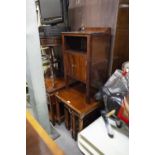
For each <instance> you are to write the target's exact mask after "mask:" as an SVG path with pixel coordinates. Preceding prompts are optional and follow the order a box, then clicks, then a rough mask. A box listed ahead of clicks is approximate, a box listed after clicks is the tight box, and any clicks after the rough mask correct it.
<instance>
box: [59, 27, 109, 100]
mask: <svg viewBox="0 0 155 155" xmlns="http://www.w3.org/2000/svg"><path fill="white" fill-rule="evenodd" d="M110 32H111V30H110V28H99V27H96V28H91V27H88V28H85V30H84V31H76V32H63V33H62V48H63V57H64V71H65V72H64V73H65V81H66V84H67V85H68V83H69V80H70V79H75V80H77V81H81V82H83V83H85V84H86V98H87V100H88V101H89V99H90V87H91V86H93V87H96V88H99V87H101V86H102V85H103V84H104V82H105V81H106V80H107V77H108V67H109V61H110V41H111V40H110V39H111V35H110V34H111V33H110ZM101 75H102V76H101ZM97 84H98V85H97Z"/></svg>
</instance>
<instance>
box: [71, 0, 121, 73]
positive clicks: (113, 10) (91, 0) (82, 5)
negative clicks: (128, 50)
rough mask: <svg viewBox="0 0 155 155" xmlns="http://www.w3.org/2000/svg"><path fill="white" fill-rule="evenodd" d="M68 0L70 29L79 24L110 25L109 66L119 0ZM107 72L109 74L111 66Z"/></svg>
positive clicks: (76, 28)
mask: <svg viewBox="0 0 155 155" xmlns="http://www.w3.org/2000/svg"><path fill="white" fill-rule="evenodd" d="M69 2H70V5H69V22H70V26H71V30H73V31H75V30H78V29H79V28H80V27H81V26H85V27H87V26H88V27H106V26H107V27H111V30H112V45H111V60H110V66H111V65H112V48H113V45H114V38H115V31H116V23H117V13H118V5H119V0H69ZM109 74H111V67H110V69H109Z"/></svg>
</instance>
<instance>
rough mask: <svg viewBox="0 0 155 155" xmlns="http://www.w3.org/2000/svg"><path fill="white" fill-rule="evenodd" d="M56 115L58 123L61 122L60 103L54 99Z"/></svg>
mask: <svg viewBox="0 0 155 155" xmlns="http://www.w3.org/2000/svg"><path fill="white" fill-rule="evenodd" d="M56 117H57V122H58V124H59V125H60V124H61V114H60V103H59V102H58V100H57V99H56Z"/></svg>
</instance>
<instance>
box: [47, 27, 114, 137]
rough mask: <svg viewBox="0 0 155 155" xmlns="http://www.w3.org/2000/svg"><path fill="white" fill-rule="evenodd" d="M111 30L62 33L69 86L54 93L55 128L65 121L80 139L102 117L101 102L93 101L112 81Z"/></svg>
mask: <svg viewBox="0 0 155 155" xmlns="http://www.w3.org/2000/svg"><path fill="white" fill-rule="evenodd" d="M110 41H111V29H110V28H85V29H84V30H83V31H76V32H63V33H62V50H63V51H62V52H63V62H64V84H65V87H63V88H61V89H58V90H56V91H51V92H49V90H50V83H48V82H47V80H45V84H46V90H47V91H48V98H49V101H50V114H51V121H52V123H53V125H55V123H58V124H60V123H61V122H62V121H65V125H66V128H67V129H68V130H70V131H71V135H72V137H73V138H74V139H75V140H76V139H77V134H78V132H80V131H81V130H82V129H83V128H85V127H86V126H88V125H89V124H90V123H91V122H92V121H94V120H95V119H96V118H98V117H99V115H100V112H99V110H100V108H101V105H102V104H101V103H98V102H96V101H95V99H94V98H93V97H94V95H95V93H96V92H97V90H98V88H99V87H101V86H102V85H103V84H104V83H105V82H106V80H107V78H108V71H109V60H110V45H111V42H110Z"/></svg>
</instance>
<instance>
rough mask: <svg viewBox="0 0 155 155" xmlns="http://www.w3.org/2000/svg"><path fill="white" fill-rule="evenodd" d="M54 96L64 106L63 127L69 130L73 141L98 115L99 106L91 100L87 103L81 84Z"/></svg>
mask: <svg viewBox="0 0 155 155" xmlns="http://www.w3.org/2000/svg"><path fill="white" fill-rule="evenodd" d="M55 96H56V98H57V99H58V101H61V102H62V103H63V104H64V107H65V109H64V110H65V125H66V128H67V129H70V130H71V135H72V137H73V138H74V139H75V140H76V139H77V134H78V132H79V131H81V130H82V129H83V128H84V127H86V126H87V125H89V124H90V123H91V122H92V121H94V120H95V119H96V118H97V117H98V116H99V115H100V113H99V109H100V107H101V104H100V103H98V102H96V101H94V100H93V99H91V100H90V102H89V103H88V102H87V101H86V91H85V89H84V85H82V84H75V85H73V86H72V87H68V88H65V89H62V90H59V92H57V93H55Z"/></svg>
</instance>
